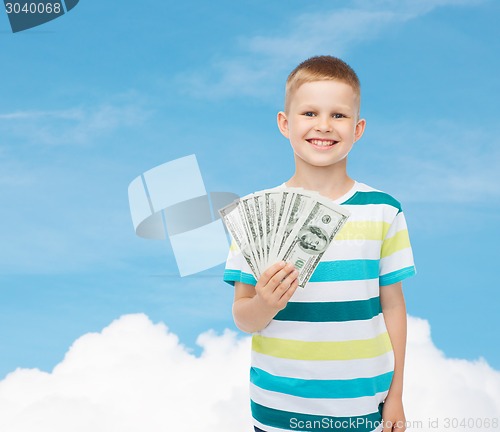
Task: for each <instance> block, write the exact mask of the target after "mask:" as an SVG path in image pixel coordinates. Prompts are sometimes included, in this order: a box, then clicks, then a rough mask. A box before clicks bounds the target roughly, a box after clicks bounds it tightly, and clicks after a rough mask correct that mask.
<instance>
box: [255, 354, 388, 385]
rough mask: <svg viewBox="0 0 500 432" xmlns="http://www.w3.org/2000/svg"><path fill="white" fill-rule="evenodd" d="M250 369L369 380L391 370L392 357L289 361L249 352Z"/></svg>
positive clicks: (299, 375)
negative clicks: (250, 356)
mask: <svg viewBox="0 0 500 432" xmlns="http://www.w3.org/2000/svg"><path fill="white" fill-rule="evenodd" d="M252 366H253V367H257V368H259V369H262V370H265V371H266V372H268V373H270V374H272V375H277V376H285V377H289V378H300V379H325V380H327V379H329V380H330V379H355V378H370V377H374V376H378V375H382V374H384V373H387V372H391V371H392V370H394V353H393V351H389V352H387V353H385V354H382V355H380V356H378V357H374V358H369V359H355V360H314V361H311V360H291V359H283V358H278V357H272V356H268V355H266V354H261V353H258V352H255V351H252Z"/></svg>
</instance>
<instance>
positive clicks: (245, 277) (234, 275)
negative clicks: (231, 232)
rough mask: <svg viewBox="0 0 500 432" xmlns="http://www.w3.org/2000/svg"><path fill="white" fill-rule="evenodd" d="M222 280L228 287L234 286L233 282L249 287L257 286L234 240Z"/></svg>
mask: <svg viewBox="0 0 500 432" xmlns="http://www.w3.org/2000/svg"><path fill="white" fill-rule="evenodd" d="M223 279H224V282H227V283H228V284H230V285H234V283H235V282H243V283H246V284H249V285H256V284H257V281H256V280H255V277H254V275H253V273H252V270H251V269H250V266H249V265H248V263H247V261H246V259H245V257H244V256H243V254H242V253H241V250H240V248H239V247H238V245H237V244H236V242H235V241H234V240H233V241H232V242H231V247H230V248H229V254H228V256H227V261H226V268H225V270H224V276H223Z"/></svg>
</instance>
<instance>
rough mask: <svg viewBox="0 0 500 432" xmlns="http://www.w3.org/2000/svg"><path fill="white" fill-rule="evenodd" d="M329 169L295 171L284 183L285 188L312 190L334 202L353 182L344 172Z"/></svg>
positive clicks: (350, 187) (315, 168) (312, 168)
mask: <svg viewBox="0 0 500 432" xmlns="http://www.w3.org/2000/svg"><path fill="white" fill-rule="evenodd" d="M302 168H303V167H302ZM331 168H332V167H324V168H323V167H311V169H306V170H303V169H300V170H298V169H296V170H295V173H294V175H293V176H292V177H291V178H290V180H288V181H287V182H286V186H288V187H302V188H304V189H307V190H313V191H316V192H319V193H320V194H321V195H323V196H326V197H328V198H330V199H332V200H335V199H337V198H340V197H341V196H342V195H345V194H346V193H347V192H349V191H350V190H351V189H352V187H353V186H354V183H355V182H354V180H353V179H352V178H350V177H349V176H348V175H347V172H346V170H332V169H331Z"/></svg>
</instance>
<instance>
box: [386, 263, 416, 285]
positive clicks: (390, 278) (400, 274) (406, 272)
mask: <svg viewBox="0 0 500 432" xmlns="http://www.w3.org/2000/svg"><path fill="white" fill-rule="evenodd" d="M416 273H417V272H416V270H415V267H414V266H409V267H405V268H402V269H401V270H396V271H393V272H391V273H387V274H385V275H382V276H380V279H379V282H378V283H379V285H380V286H385V285H391V284H394V283H397V282H400V281H402V280H403V279H406V278H408V277H410V276H413V275H415V274H416Z"/></svg>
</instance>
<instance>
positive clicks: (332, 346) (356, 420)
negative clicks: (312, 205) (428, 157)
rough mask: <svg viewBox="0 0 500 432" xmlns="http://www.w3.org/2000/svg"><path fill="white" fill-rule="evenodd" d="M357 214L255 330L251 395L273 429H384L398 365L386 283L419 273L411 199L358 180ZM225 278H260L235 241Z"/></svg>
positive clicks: (258, 416) (350, 200)
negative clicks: (383, 300)
mask: <svg viewBox="0 0 500 432" xmlns="http://www.w3.org/2000/svg"><path fill="white" fill-rule="evenodd" d="M334 202H336V203H337V204H340V205H342V206H345V207H346V208H347V209H348V210H349V211H350V213H351V216H350V217H349V219H348V221H347V223H346V224H345V225H344V226H343V227H342V229H341V230H340V231H339V232H338V234H337V236H336V237H335V239H334V241H333V242H332V243H331V244H330V246H329V247H328V249H327V250H326V251H325V253H324V255H323V257H322V258H321V261H320V262H319V264H318V267H317V268H316V270H315V271H314V273H313V274H312V276H311V279H310V281H309V282H308V283H307V285H306V287H305V288H303V289H302V288H297V290H296V292H295V293H294V295H293V296H292V298H291V299H290V301H289V302H288V304H287V306H286V307H285V308H284V309H283V310H281V311H280V312H279V313H278V314H277V315H276V316H275V317H274V318H273V320H272V321H271V322H270V323H269V325H268V326H267V327H266V328H264V329H262V330H261V331H259V332H256V333H254V334H253V336H252V361H251V370H250V398H251V409H252V416H253V420H254V424H255V426H257V427H258V428H260V429H262V430H264V431H266V432H275V431H290V430H292V431H304V430H306V431H316V430H317V431H328V430H330V431H332V430H335V431H348V430H350V431H354V430H355V431H356V432H367V431H379V430H382V427H381V425H380V422H381V409H382V406H383V405H382V403H383V401H384V399H385V397H386V396H387V392H388V390H389V387H390V384H391V380H392V375H393V371H394V354H393V350H392V345H391V341H390V339H389V335H388V333H387V328H386V326H385V322H384V317H383V315H382V309H381V305H380V297H379V290H383V289H384V285H390V284H393V283H396V282H399V281H401V280H403V279H405V278H407V277H409V276H412V275H414V274H415V267H414V264H413V255H412V250H411V246H410V241H409V237H408V230H407V226H406V221H405V217H404V215H403V212H402V210H401V205H400V204H399V202H398V201H396V200H395V199H394V198H393V197H391V196H390V195H388V194H386V193H384V192H381V191H378V190H375V189H373V188H371V187H369V186H367V185H365V184H363V183H358V182H356V183H355V184H354V186H353V188H352V189H351V190H350V191H349V192H348V193H347V194H346V195H344V196H343V197H341V198H339V199H337V200H335V201H334ZM224 280H225V281H226V282H228V283H230V284H234V282H235V281H240V282H243V283H247V284H251V285H255V284H256V280H255V278H254V277H253V275H252V273H251V271H250V268H249V267H248V264H247V262H246V261H245V259H244V258H243V255H242V254H241V252H240V251H239V250H238V248H237V247H235V245H234V242H233V246H232V247H231V250H230V251H229V257H228V259H227V263H226V270H225V272H224Z"/></svg>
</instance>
